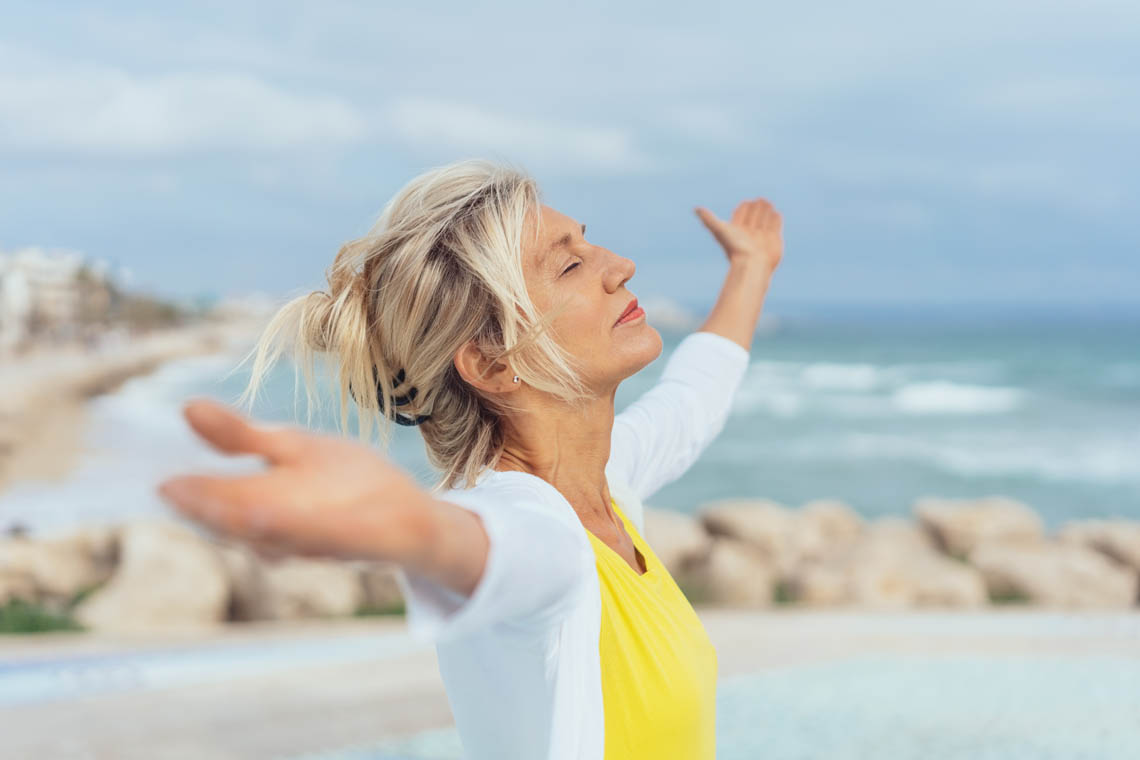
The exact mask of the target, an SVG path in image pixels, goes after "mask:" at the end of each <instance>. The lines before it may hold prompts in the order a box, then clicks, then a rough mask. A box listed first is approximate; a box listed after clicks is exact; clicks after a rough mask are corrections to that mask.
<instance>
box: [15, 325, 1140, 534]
mask: <svg viewBox="0 0 1140 760" xmlns="http://www.w3.org/2000/svg"><path fill="white" fill-rule="evenodd" d="M648 318H649V322H650V324H653V315H652V314H648ZM661 332H662V336H663V337H664V338H665V348H664V351H663V352H662V355H661V356H660V357H658V359H657V360H655V361H654V362H653V363H652V364H651V365H649V366H648V367H646V368H645V369H644V370H643V371H642V372H640V373H639V374H637V375H635V376H634V377H631V378H629V379H628V380H626V381H625V382H624V383H623V384H622V385H621V387H620V388H619V390H618V394H617V409H618V412H619V413H620V410H621V409H622V408H623V407H624V406H625V405H626V404H628V403H630V402H631V401H633V400H634V399H636V398H637V396H638V395H640V394H641V393H643V392H645V391H646V390H647V389H648V388H650V387H651V386H652V385H653V383H654V382H656V380H657V378H658V377H659V376H660V373H661V371H662V369H663V368H664V365H665V361H666V359H667V356H668V354H669V353H670V351H671V350H672V349H673V348H674V347H675V346H676V345H677V343H678V342H679V340H680V339H681V338H683V336H684V334H685V333H683V332H682V333H675V332H670V331H667V330H665V329H662V330H661ZM240 357H241V353H240V352H239V353H236V354H233V355H215V356H208V357H197V358H190V359H184V360H179V361H175V362H172V363H170V364H167V365H164V366H163V367H161V368H160V369H158V370H157V371H156V372H154V373H152V374H150V375H147V376H143V377H138V378H134V379H132V380H131V381H129V382H128V383H126V384H125V385H124V386H122V387H121V388H120V389H119V390H118V391H116V392H115V393H112V394H108V395H105V396H101V397H98V398H96V399H94V400H93V401H92V403H91V416H90V419H91V424H90V427H89V429H88V431H87V442H86V449H87V450H86V452H85V453H84V455H83V457H82V459H81V463H80V465H79V466H78V467H77V469H76V470H75V471H74V472H73V473H72V474H71V475H70V476H69V477H68V478H67V479H66V480H64V481H61V482H20V483H17V484H15V485H14V486H13V487H11V488H10V489H9V490H7V491H6V492H5V493H3V494H2V495H0V529H5V528H7V527H9V526H10V525H12V524H16V523H19V524H21V525H23V526H25V527H26V528H28V529H30V531H31V532H33V533H37V534H47V533H51V532H56V531H62V530H65V529H67V528H70V527H71V526H74V525H77V524H91V523H105V522H113V521H117V520H120V519H123V518H127V517H137V516H147V515H155V514H171V513H170V510H169V508H167V507H166V506H165V505H164V504H163V503H162V502H161V501H160V500H159V499H158V498H157V496H156V494H155V490H154V489H155V486H156V485H157V483H158V482H159V481H160V480H162V479H163V478H165V477H167V476H168V475H171V474H175V473H179V472H192V471H226V472H237V471H248V470H252V469H255V468H256V467H257V466H258V462H257V460H256V459H255V458H252V457H237V458H234V457H225V456H223V455H220V454H218V453H216V452H213V451H212V450H210V449H209V448H208V447H207V446H206V445H205V444H204V443H202V442H201V441H199V440H198V439H196V438H195V437H194V436H193V434H192V432H191V431H190V430H189V428H188V426H187V425H186V424H185V422H184V421H183V419H182V418H181V416H180V409H179V407H180V403H181V402H182V401H183V400H184V399H186V398H188V397H191V396H209V397H211V398H216V399H219V400H222V401H226V402H231V403H232V402H233V401H234V400H235V399H236V398H237V396H238V395H239V394H240V392H241V390H242V389H243V388H244V386H245V382H246V379H247V377H246V375H245V374H244V373H243V372H241V371H239V372H236V373H233V374H228V373H230V371H231V370H233V368H234V367H235V365H236V364H237V362H238V360H239V359H240ZM295 382H296V378H295V372H294V369H293V367H292V365H290V364H289V363H288V361H287V360H286V361H284V362H283V363H281V364H279V365H278V366H277V367H276V368H275V370H274V372H273V373H272V375H271V377H270V379H269V381H268V384H267V386H266V387H265V389H264V391H263V392H262V393H261V394H260V396H259V399H258V402H257V404H256V406H255V407H254V411H253V415H254V417H255V418H257V419H261V420H264V421H267V422H275V423H276V422H287V423H297V424H303V423H304V415H305V404H304V395H303V393H302V394H301V397H300V401H299V406H294V404H295V401H296V397H295V395H294V394H295ZM329 398H330V399H331V398H333V397H332V396H329ZM295 412H298V413H299V415H300V416H299V417H296V416H295ZM336 413H337V410H336V405H335V403H332V402H331V401H330V402H328V403H326V405H325V407H324V409H323V410H322V411H320V412H318V413H316V414H315V415H314V418H313V425H314V427H315V428H316V429H320V430H324V431H334V430H335V429H336V423H335V416H336ZM387 456H389V457H390V458H391V459H392V460H393V461H395V462H396V463H398V464H399V465H401V466H403V467H405V468H406V469H407V470H409V471H410V472H411V473H412V474H413V475H414V476H415V477H416V478H417V479H418V480H419V481H420V482H421V483H423V484H424V485H425V486H426V485H428V484H430V483H432V482H434V480H435V474H434V473H433V472H432V470H431V468H430V466H429V465H428V463H427V459H426V457H425V455H424V448H423V441H422V438H421V437H420V435H419V432H418V431H417V430H416V429H415V428H402V427H398V428H396V430H395V434H394V435H393V438H392V447H391V449H390V450H389V451H388V452H387ZM988 495H1004V496H1009V497H1012V498H1014V499H1018V500H1021V501H1023V502H1025V503H1026V504H1028V505H1029V506H1031V507H1033V508H1034V509H1036V510H1037V511H1038V512H1039V513H1040V514H1041V515H1042V517H1043V519H1044V520H1045V523H1046V526H1047V527H1048V528H1050V529H1054V528H1056V527H1057V526H1059V525H1060V524H1061V523H1063V522H1065V521H1067V520H1073V519H1086V518H1103V517H1127V518H1132V519H1140V319H1138V318H1136V316H1135V315H1133V314H1128V313H1115V312H1113V313H1109V312H1103V313H1097V312H1090V313H1083V314H1079V315H1073V314H1062V313H1050V312H1044V311H1039V312H1037V313H1023V312H993V311H991V312H983V311H980V310H969V309H961V310H933V309H923V310H913V311H910V312H900V311H898V310H895V311H891V310H880V311H876V312H872V311H868V310H865V309H863V310H848V311H843V310H836V309H832V310H818V309H817V310H801V311H799V312H796V311H794V310H785V311H784V312H780V313H778V314H777V315H776V316H769V314H768V313H766V315H765V321H764V322H763V323H762V329H760V330H758V332H757V334H756V337H755V339H754V342H753V346H752V352H751V364H750V366H749V369H748V371H747V374H746V375H745V378H744V381H743V383H742V385H741V388H740V390H739V392H738V394H737V396H736V397H735V399H734V402H733V407H732V413H731V416H730V418H729V421H728V423H727V424H726V426H725V429H724V431H723V432H722V433H721V435H720V436H719V437H718V438H717V439H716V440H715V441H714V442H713V443H712V444H711V446H710V447H709V448H708V450H707V451H706V452H705V454H704V455H703V456H702V458H701V459H700V460H699V461H698V462H697V463H696V464H695V465H694V466H693V467H692V468H691V469H690V470H689V471H688V472H687V473H686V474H685V475H684V476H682V477H681V478H680V479H678V480H677V481H675V482H673V483H671V484H668V485H666V486H665V487H663V488H662V489H661V490H660V491H659V492H657V493H656V494H654V495H653V496H652V497H651V498H649V499H647V504H648V505H650V506H653V507H661V508H668V509H674V510H678V511H681V512H686V513H693V512H695V511H696V510H697V509H698V507H699V506H700V505H701V504H702V503H703V502H707V501H710V500H714V499H721V498H736V497H749V498H752V497H757V498H760V497H762V498H767V499H773V500H775V501H778V502H780V503H783V504H785V505H788V506H791V507H796V506H799V505H801V504H803V503H804V502H807V501H809V500H812V499H823V498H827V499H841V500H843V501H845V502H847V503H848V504H850V505H851V506H852V507H854V508H855V509H856V510H857V511H858V512H859V513H861V514H862V515H864V516H866V517H868V518H873V517H878V516H883V515H901V516H906V515H909V514H910V513H911V510H912V507H913V504H914V502H915V500H916V499H918V498H921V497H926V496H935V497H946V498H974V497H982V496H988Z"/></svg>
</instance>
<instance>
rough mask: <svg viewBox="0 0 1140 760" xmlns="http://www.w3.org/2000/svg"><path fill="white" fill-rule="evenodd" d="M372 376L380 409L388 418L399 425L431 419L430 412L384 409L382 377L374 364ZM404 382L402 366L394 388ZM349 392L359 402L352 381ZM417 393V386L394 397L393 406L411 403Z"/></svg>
mask: <svg viewBox="0 0 1140 760" xmlns="http://www.w3.org/2000/svg"><path fill="white" fill-rule="evenodd" d="M372 378H373V379H374V380H375V381H376V401H377V403H378V404H379V405H380V411H382V412H384V413H385V415H384V416H386V417H387V418H388V419H390V420H392V421H394V422H395V423H396V424H397V425H403V426H405V427H414V426H415V425H419V424H420V423H422V422H424V421H425V420H430V419H431V415H430V414H417V415H415V416H414V417H412V416H409V415H406V414H402V413H400V412H397V411H395V410H391V412H388V411H386V410H385V409H384V389H383V388H382V387H381V386H380V377H379V373H378V371H377V369H376V365H372ZM402 382H404V370H403V368H401V369H400V371H399V372H398V373H396V376H395V377H394V378H392V388H393V389H395V388H396V387H397V386H398V385H400V384H401V383H402ZM348 392H349V393H350V394H352V398H353V399H354V400H355V401H356V403H358V404H359V403H360V399H358V398H356V394H355V393H354V392H353V390H352V383H349V385H348ZM417 393H419V389H418V388H416V387H415V386H413V387H411V388H409V389H408V392H407V393H406V394H405V395H403V396H395V397H393V399H392V406H404V405H406V404H410V403H411V402H412V400H413V399H415V397H416V394H417Z"/></svg>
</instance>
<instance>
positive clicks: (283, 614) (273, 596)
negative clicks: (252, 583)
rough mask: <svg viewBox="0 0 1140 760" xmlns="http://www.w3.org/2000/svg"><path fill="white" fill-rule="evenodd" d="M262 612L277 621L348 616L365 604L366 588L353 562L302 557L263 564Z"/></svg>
mask: <svg viewBox="0 0 1140 760" xmlns="http://www.w3.org/2000/svg"><path fill="white" fill-rule="evenodd" d="M261 570H262V573H263V579H264V583H265V598H264V600H263V601H262V603H261V605H262V606H261V608H260V609H261V610H263V611H264V614H266V615H267V616H268V617H271V618H273V619H275V620H291V619H298V618H308V617H348V616H351V615H354V614H355V613H356V611H357V609H359V608H360V606H361V604H362V603H363V602H364V585H363V583H362V582H361V578H360V572H359V570H358V568H356V567H355V566H353V564H352V563H351V562H346V561H343V560H335V559H324V558H312V557H301V556H290V557H285V558H284V559H281V560H276V561H273V560H268V561H264V562H262V564H261Z"/></svg>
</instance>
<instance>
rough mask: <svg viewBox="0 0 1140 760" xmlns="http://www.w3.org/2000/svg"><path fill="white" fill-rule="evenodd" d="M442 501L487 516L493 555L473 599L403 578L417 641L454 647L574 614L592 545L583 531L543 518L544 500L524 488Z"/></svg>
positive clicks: (408, 575)
mask: <svg viewBox="0 0 1140 760" xmlns="http://www.w3.org/2000/svg"><path fill="white" fill-rule="evenodd" d="M440 498H441V499H443V500H444V501H448V502H451V503H454V504H457V505H459V506H461V507H464V508H465V509H469V510H471V511H473V512H475V513H476V514H477V515H479V517H480V518H481V519H482V521H483V525H484V528H485V530H486V531H487V536H488V538H489V540H490V548H489V550H488V555H487V560H486V565H485V566H484V569H483V574H482V576H481V577H480V579H479V583H478V585H477V586H476V587H475V589H474V591H473V592H472V593H471V595H470V596H464V595H463V594H460V593H459V592H457V591H455V590H453V589H450V588H448V587H446V586H443V585H442V584H439V583H436V582H434V581H432V580H430V579H428V578H426V577H424V576H421V575H419V574H417V573H415V572H411V571H408V570H407V569H406V568H401V569H400V570H399V571H398V572H397V573H396V578H397V584H398V585H399V587H400V591H401V592H402V593H403V596H404V602H405V607H406V610H407V614H406V617H407V623H408V629H409V631H410V633H411V634H412V635H413V636H414V637H415V638H417V639H420V640H422V641H428V642H440V641H447V640H450V639H453V638H456V637H460V636H464V635H467V634H470V633H474V632H477V631H479V630H481V629H484V628H486V627H488V626H491V625H495V624H497V623H507V622H509V623H511V624H513V625H518V626H524V627H526V626H543V625H547V624H549V623H550V622H552V621H554V620H556V619H558V617H559V616H560V615H561V614H562V613H564V612H565V611H566V610H567V609H569V608H570V606H571V605H572V604H573V603H574V601H575V599H576V594H577V592H578V591H579V590H580V588H581V585H582V581H583V578H584V577H585V573H584V568H588V565H586V564H585V563H586V562H587V555H586V554H585V552H587V551H589V546H588V544H586V542H585V538H584V536H582V535H579V534H580V531H578V532H575V531H574V530H573V528H572V527H571V526H569V525H568V524H567V523H565V522H564V521H562V520H560V519H558V518H557V517H555V516H553V515H551V514H548V513H546V512H544V511H543V508H542V506H540V503H539V502H540V499H541V497H540V496H536V495H535V494H534V492H533V491H531V490H528V489H520V488H488V489H479V488H473V489H465V490H452V491H448V492H447V493H446V495H444V496H441V497H440Z"/></svg>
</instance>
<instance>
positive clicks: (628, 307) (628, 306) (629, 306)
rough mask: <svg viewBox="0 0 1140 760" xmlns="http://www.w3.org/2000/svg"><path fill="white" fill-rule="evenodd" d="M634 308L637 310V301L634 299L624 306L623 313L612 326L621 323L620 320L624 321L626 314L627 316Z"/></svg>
mask: <svg viewBox="0 0 1140 760" xmlns="http://www.w3.org/2000/svg"><path fill="white" fill-rule="evenodd" d="M636 308H637V299H636V298H635V299H633V300H632V301H630V302H629V303H628V304H626V307H625V311H623V312H622V313H621V315H620V316H619V317H618V318H617V322H614V324H615V325H616V324H617V323H618V322H620V321H622V319H624V318H625V316H626V315H627V314H629V313H630V312H631V311H633V310H634V309H636Z"/></svg>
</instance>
